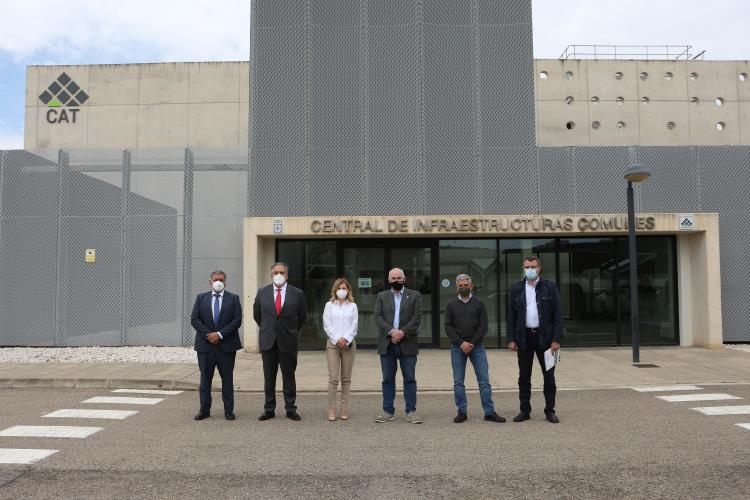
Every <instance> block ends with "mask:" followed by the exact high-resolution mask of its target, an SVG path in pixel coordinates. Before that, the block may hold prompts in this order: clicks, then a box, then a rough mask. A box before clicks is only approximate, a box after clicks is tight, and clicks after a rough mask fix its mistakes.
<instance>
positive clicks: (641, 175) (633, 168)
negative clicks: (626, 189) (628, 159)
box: [625, 163, 651, 182]
mask: <svg viewBox="0 0 750 500" xmlns="http://www.w3.org/2000/svg"><path fill="white" fill-rule="evenodd" d="M649 177H651V170H650V169H649V168H648V167H647V166H646V165H639V164H637V163H636V164H633V165H630V166H629V167H628V168H627V170H625V179H626V180H627V181H628V182H642V181H645V180H646V179H648V178H649Z"/></svg>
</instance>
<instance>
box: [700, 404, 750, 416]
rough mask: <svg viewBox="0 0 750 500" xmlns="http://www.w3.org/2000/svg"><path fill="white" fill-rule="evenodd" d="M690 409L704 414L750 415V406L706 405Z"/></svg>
mask: <svg viewBox="0 0 750 500" xmlns="http://www.w3.org/2000/svg"><path fill="white" fill-rule="evenodd" d="M690 409H691V410H695V411H699V412H701V413H703V414H704V415H750V406H704V407H701V408H690Z"/></svg>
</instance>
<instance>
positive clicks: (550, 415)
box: [547, 411, 560, 424]
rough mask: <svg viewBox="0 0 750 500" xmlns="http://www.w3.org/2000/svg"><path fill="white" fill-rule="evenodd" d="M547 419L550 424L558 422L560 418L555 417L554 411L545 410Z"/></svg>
mask: <svg viewBox="0 0 750 500" xmlns="http://www.w3.org/2000/svg"><path fill="white" fill-rule="evenodd" d="M547 421H548V422H549V423H551V424H559V423H560V419H559V418H557V415H555V412H554V411H550V412H547Z"/></svg>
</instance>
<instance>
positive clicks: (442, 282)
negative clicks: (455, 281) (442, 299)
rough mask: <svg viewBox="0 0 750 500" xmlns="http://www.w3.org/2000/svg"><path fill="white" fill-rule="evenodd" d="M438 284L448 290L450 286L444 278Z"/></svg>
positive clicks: (449, 281) (449, 282)
mask: <svg viewBox="0 0 750 500" xmlns="http://www.w3.org/2000/svg"><path fill="white" fill-rule="evenodd" d="M440 284H441V285H443V288H448V287H449V286H451V280H449V279H448V278H445V279H443V281H441V282H440Z"/></svg>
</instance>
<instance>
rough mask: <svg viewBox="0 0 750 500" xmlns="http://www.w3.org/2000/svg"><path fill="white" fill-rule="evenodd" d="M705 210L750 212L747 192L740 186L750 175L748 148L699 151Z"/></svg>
mask: <svg viewBox="0 0 750 500" xmlns="http://www.w3.org/2000/svg"><path fill="white" fill-rule="evenodd" d="M698 165H699V168H700V188H701V211H703V212H720V213H722V214H730V213H741V214H747V213H750V200H748V196H747V190H746V189H742V188H741V187H740V186H742V185H743V182H746V180H747V178H748V172H750V148H748V147H747V146H737V147H728V146H706V147H701V148H698Z"/></svg>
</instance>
